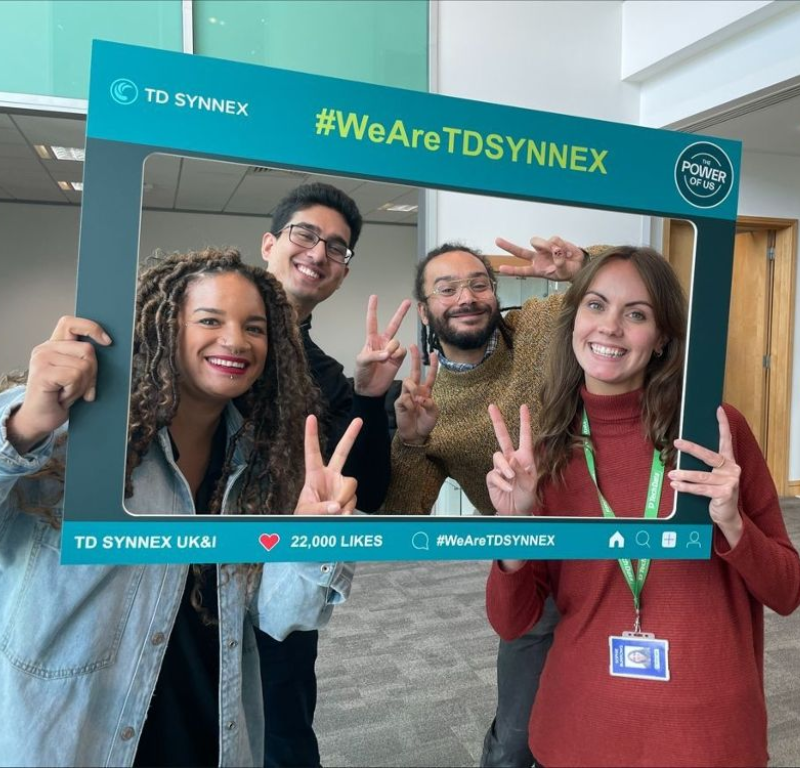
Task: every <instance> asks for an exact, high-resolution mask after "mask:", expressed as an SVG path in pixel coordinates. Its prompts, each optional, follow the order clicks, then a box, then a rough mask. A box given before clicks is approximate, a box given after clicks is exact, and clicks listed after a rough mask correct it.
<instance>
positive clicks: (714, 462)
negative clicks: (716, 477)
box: [674, 437, 723, 469]
mask: <svg viewBox="0 0 800 768" xmlns="http://www.w3.org/2000/svg"><path fill="white" fill-rule="evenodd" d="M674 445H675V447H676V448H677V449H678V450H679V451H682V452H683V453H688V454H689V455H690V456H694V457H695V458H696V459H700V461H702V462H704V463H705V464H707V465H708V466H709V467H711V468H712V469H717V468H719V467H720V466H721V465H722V463H723V462H722V459H723V457H722V456H721V455H720V454H719V453H716V452H715V451H712V450H709V449H708V448H704V447H703V446H702V445H698V444H697V443H693V442H692V441H691V440H684V439H682V438H680V437H679V438H677V439H676V440H675V443H674Z"/></svg>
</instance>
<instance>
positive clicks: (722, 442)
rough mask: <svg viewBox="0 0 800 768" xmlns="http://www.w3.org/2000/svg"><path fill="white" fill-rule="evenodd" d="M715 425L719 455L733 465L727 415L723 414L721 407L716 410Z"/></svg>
mask: <svg viewBox="0 0 800 768" xmlns="http://www.w3.org/2000/svg"><path fill="white" fill-rule="evenodd" d="M717 423H718V424H719V455H720V456H722V457H723V458H724V459H726V460H728V461H732V462H734V463H735V462H736V458H735V456H734V455H733V438H732V437H731V425H730V423H729V422H728V414H726V413H725V409H724V408H723V407H722V406H719V407H718V408H717Z"/></svg>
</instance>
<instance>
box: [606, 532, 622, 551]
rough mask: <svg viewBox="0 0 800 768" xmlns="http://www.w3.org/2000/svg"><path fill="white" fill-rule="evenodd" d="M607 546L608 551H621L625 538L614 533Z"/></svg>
mask: <svg viewBox="0 0 800 768" xmlns="http://www.w3.org/2000/svg"><path fill="white" fill-rule="evenodd" d="M608 546H609V548H610V549H614V547H618V548H619V549H622V547H624V546H625V537H624V536H623V535H622V534H621V533H620V532H619V531H614V535H613V536H612V537H611V538H610V539H609V540H608Z"/></svg>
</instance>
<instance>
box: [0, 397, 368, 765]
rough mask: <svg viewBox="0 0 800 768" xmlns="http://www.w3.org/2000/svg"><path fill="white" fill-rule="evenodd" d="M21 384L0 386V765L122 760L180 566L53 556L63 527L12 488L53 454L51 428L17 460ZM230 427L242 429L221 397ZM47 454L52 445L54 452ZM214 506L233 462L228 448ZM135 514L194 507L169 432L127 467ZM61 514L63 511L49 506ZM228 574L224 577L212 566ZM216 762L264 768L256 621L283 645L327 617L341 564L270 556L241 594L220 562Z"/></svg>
mask: <svg viewBox="0 0 800 768" xmlns="http://www.w3.org/2000/svg"><path fill="white" fill-rule="evenodd" d="M22 396H23V391H22V390H21V389H15V390H9V391H8V392H5V393H2V394H0V765H3V766H6V765H8V766H40V765H52V766H56V765H59V766H60V765H64V766H129V765H132V763H133V760H134V757H135V755H136V748H137V745H138V741H139V735H140V734H141V731H142V725H143V723H144V720H145V717H146V715H147V710H148V707H149V705H150V699H151V696H152V694H153V690H154V688H155V684H156V679H157V678H158V674H159V670H160V668H161V663H162V660H163V658H164V652H165V650H166V647H167V642H168V641H169V638H170V634H171V632H172V628H173V626H174V623H175V617H176V615H177V612H178V607H179V606H180V602H181V595H182V593H183V589H184V585H185V583H186V577H187V571H188V566H187V565H147V566H143V565H139V566H99V565H70V566H61V565H60V564H59V558H60V545H61V534H60V531H58V530H56V529H55V528H53V526H52V525H51V524H50V523H49V522H48V521H47V520H46V519H45V518H44V517H42V516H40V515H35V514H30V513H28V512H25V511H23V510H21V509H20V508H19V501H18V498H17V494H16V493H15V492H14V486H15V484H16V482H17V480H19V479H20V478H22V477H23V476H25V475H27V474H31V473H33V472H36V471H37V470H39V469H41V468H42V467H43V466H44V465H45V464H46V463H47V461H48V460H49V459H50V458H51V456H52V455H53V452H54V444H55V438H54V436H50V438H48V439H47V440H46V441H45V442H44V443H43V444H42V445H40V446H37V447H36V448H35V449H34V450H33V451H31V452H30V453H29V454H27V455H25V456H20V455H19V454H18V453H17V452H16V451H15V450H14V448H13V447H12V446H11V445H10V443H9V442H8V439H7V434H6V424H7V421H8V417H9V414H10V412H11V410H12V409H13V408H14V407H15V406H16V405H18V404H19V403H21V401H22ZM225 418H226V420H227V426H228V434H229V435H230V434H232V433H233V431H235V430H236V429H237V428H238V426H239V425H240V424H241V416H240V415H239V414H238V412H237V411H236V410H235V409H234V408H233V407H232V406H230V407H229V408H228V410H227V411H226V413H225ZM56 450H58V449H56ZM235 465H236V468H235V470H234V471H233V473H232V475H231V478H230V480H229V482H228V487H227V488H226V491H225V501H224V502H223V509H224V510H230V509H231V508H232V506H233V499H235V495H236V493H237V492H238V488H237V481H238V478H239V477H240V475H241V473H242V471H243V469H244V463H243V458H242V456H236V457H235ZM134 484H135V488H136V489H137V492H136V493H135V494H134V496H133V497H132V498H130V499H128V500H127V502H126V506H127V507H128V508H129V509H130V510H131V511H134V512H143V513H144V512H148V511H152V510H154V509H157V510H159V511H160V512H162V513H172V514H178V513H182V514H186V513H187V512H193V511H194V504H193V500H192V497H191V493H190V490H189V487H188V484H187V483H186V482H185V480H184V479H183V476H182V475H180V474H179V472H178V468H177V466H176V465H175V463H174V461H173V458H172V450H171V447H170V441H169V435H168V434H167V432H166V430H162V431H161V433H160V434H159V436H158V441H157V443H154V445H153V446H152V447H151V449H150V450H149V451H148V453H147V455H146V456H145V457H144V460H143V462H142V465H141V466H140V467H138V468H137V469H136V471H135V473H134ZM19 490H20V491H22V493H23V494H24V505H25V507H26V508H27V507H36V506H48V505H52V503H53V499H54V498H55V497H57V496H58V494H59V493H60V487H59V486H58V485H57V484H56V483H55V481H52V480H46V479H43V480H39V479H36V480H35V481H30V482H25V483H20V489H19ZM54 510H55V512H56V514H60V507H55V508H54ZM223 571H225V573H222V572H223ZM217 575H218V579H217V582H218V587H217V590H218V600H219V633H220V690H219V733H220V750H219V752H220V765H221V766H259V768H260V766H261V765H263V749H264V743H263V740H264V722H263V720H264V715H263V703H262V698H261V676H260V672H259V661H258V652H257V650H256V644H255V634H254V630H253V627H254V626H257V627H259V628H261V629H262V630H264V631H265V632H267V633H268V634H270V635H272V636H273V637H275V638H276V639H278V640H282V639H283V638H284V637H286V636H287V635H288V634H289V633H291V632H293V631H294V630H298V629H302V630H308V629H315V628H317V627H320V626H322V625H323V624H325V623H326V622H327V620H328V619H329V617H330V614H331V612H332V610H333V605H334V604H336V603H339V602H341V601H343V600H345V599H346V597H347V595H348V593H349V591H350V580H351V578H352V570H351V567H349V566H347V565H343V564H334V563H267V564H265V565H264V570H263V574H262V578H261V580H260V583H258V584H256V585H254V586H253V587H251V592H250V593H248V594H245V591H246V590H245V585H244V584H243V579H242V578H240V577H238V576H236V575H234V574H233V573H231V572H230V568H229V567H227V566H220V567H219V570H218V574H217Z"/></svg>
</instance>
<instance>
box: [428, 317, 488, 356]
mask: <svg viewBox="0 0 800 768" xmlns="http://www.w3.org/2000/svg"><path fill="white" fill-rule="evenodd" d="M428 319H429V322H430V326H431V330H432V331H433V332H434V333H435V334H436V336H437V338H438V339H439V341H440V342H442V341H443V342H444V343H445V344H450V345H451V346H453V347H455V348H456V349H462V350H468V349H480V348H481V347H483V346H484V345H485V344H487V343H488V341H489V339H491V338H492V334H493V333H494V331H495V329H496V328H497V325H498V323H499V322H500V309H499V307H495V311H494V314H493V315H492V316H491V317H490V318H489V322H488V323H487V324H486V325H485V326H484V327H483V328H476V329H475V330H474V331H454V330H452V329H451V328H450V325H449V324H448V322H447V318H446V317H434V316H433V315H432V314H429V315H428Z"/></svg>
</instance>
